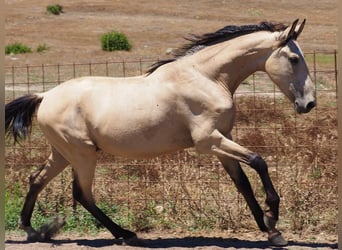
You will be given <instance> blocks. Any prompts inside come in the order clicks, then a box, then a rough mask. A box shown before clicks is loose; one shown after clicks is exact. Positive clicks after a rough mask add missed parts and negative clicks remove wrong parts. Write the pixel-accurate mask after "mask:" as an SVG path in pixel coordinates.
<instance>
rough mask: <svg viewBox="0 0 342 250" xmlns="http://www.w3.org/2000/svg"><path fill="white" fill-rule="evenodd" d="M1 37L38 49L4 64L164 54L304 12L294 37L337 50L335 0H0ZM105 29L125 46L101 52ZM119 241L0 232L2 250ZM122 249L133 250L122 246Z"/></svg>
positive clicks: (169, 238) (160, 237)
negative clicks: (1, 14)
mask: <svg viewBox="0 0 342 250" xmlns="http://www.w3.org/2000/svg"><path fill="white" fill-rule="evenodd" d="M56 3H58V4H60V5H62V6H63V10H64V13H63V14H62V15H60V16H53V15H48V14H47V13H46V6H47V5H48V4H56ZM5 4H6V7H7V10H6V12H7V15H6V20H5V37H6V38H5V42H6V44H9V43H13V42H21V43H24V44H26V45H28V46H30V47H31V48H32V49H33V50H35V49H36V48H37V47H38V46H39V45H42V44H46V45H47V46H48V48H49V49H48V50H47V51H45V52H43V53H38V52H32V53H29V54H24V55H8V56H6V58H5V65H6V66H12V65H26V64H29V65H41V64H64V63H72V62H76V63H83V62H86V63H88V62H105V61H120V60H123V59H124V60H135V59H140V58H143V59H150V58H152V59H157V58H165V57H168V55H166V51H167V50H168V49H169V48H176V47H179V46H181V45H182V44H184V40H183V37H184V36H186V35H188V34H189V33H194V34H202V33H205V32H213V31H215V30H217V29H219V28H222V27H223V26H226V25H230V24H236V25H241V24H254V23H259V22H260V21H264V20H267V21H277V22H283V23H287V24H289V23H290V22H292V21H293V20H294V19H296V18H301V19H303V18H306V19H307V25H306V27H305V29H304V32H303V34H302V35H301V37H300V38H299V42H300V45H301V47H302V49H303V50H304V52H305V51H309V52H312V51H313V50H330V51H331V50H333V49H337V35H336V34H337V21H336V19H337V1H336V0H321V1H311V0H302V1H298V0H287V1H283V0H282V1H269V0H267V1H266V0H260V1H252V0H248V1H228V0H220V1H218V0H197V1H182V0H173V1H167V0H160V1H147V0H140V1H137V0H131V1H126V0H99V1H94V0H93V1H91V0H85V1H80V0H76V1H67V0H59V1H55V0H54V1H50V0H49V1H40V0H27V1H23V0H5ZM110 30H118V31H120V32H123V33H125V34H126V35H127V36H128V39H129V40H130V42H131V43H132V45H133V48H132V50H131V51H130V52H104V51H102V50H101V46H100V37H101V34H103V33H104V32H107V31H110ZM139 236H140V237H141V238H142V239H143V240H142V242H143V243H144V245H145V247H147V248H155V249H162V248H168V249H189V248H195V249H223V248H225V249H271V248H270V247H269V246H268V244H267V241H265V240H266V237H265V235H263V234H258V233H251V232H246V233H239V234H236V233H227V232H224V233H222V232H210V234H208V233H207V232H202V233H201V234H198V235H191V234H190V233H189V232H186V233H179V232H178V233H167V232H155V233H149V234H145V233H144V234H139ZM286 238H287V239H288V240H289V242H290V243H289V247H288V248H285V249H337V236H327V235H311V236H310V235H308V236H306V237H304V238H303V237H300V236H299V235H296V234H293V235H287V236H286ZM121 244H122V242H121V241H119V240H113V239H112V237H111V235H110V234H109V233H101V234H99V235H97V236H89V235H74V234H73V235H66V234H61V235H58V236H57V237H56V238H55V239H54V240H53V241H52V242H49V243H27V242H26V241H25V235H23V234H18V233H8V234H6V249H16V250H20V249H25V250H26V249H48V248H58V249H68V250H71V249H95V248H101V249H122V248H123V246H122V245H121ZM125 249H137V248H136V247H130V246H125Z"/></svg>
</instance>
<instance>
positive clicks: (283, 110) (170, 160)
mask: <svg viewBox="0 0 342 250" xmlns="http://www.w3.org/2000/svg"><path fill="white" fill-rule="evenodd" d="M336 54H337V52H336V51H332V52H317V51H314V52H310V53H306V61H307V63H308V66H309V69H310V71H311V75H312V77H313V80H314V82H315V86H316V91H317V107H316V108H315V109H314V110H313V111H311V112H310V113H309V114H305V115H297V114H295V112H294V111H293V106H292V104H291V103H289V101H287V100H286V99H285V98H284V96H283V95H282V94H281V92H280V91H279V90H278V89H277V87H276V86H275V85H274V84H273V83H272V82H271V81H270V80H269V79H268V77H267V76H266V74H265V73H260V72H257V73H255V74H253V75H252V76H250V77H249V78H247V79H245V81H244V82H243V83H242V84H241V85H240V87H239V88H238V89H237V91H236V93H235V96H234V98H235V102H236V105H237V120H236V124H235V127H234V130H233V132H232V134H233V137H234V140H235V141H236V142H237V143H239V144H241V145H243V146H246V147H248V148H250V149H252V150H254V151H256V152H258V153H260V154H261V155H262V156H263V157H264V159H265V160H266V162H267V163H268V165H269V171H270V175H271V178H272V179H273V182H274V185H275V187H276V189H277V190H278V192H279V194H280V196H281V220H280V224H279V226H280V228H281V229H283V230H285V231H286V230H289V231H293V230H302V231H305V230H317V231H328V232H333V233H337V105H336V103H337V66H336ZM152 63H154V61H151V60H142V59H140V60H136V61H111V62H104V63H94V62H90V63H85V64H78V63H72V64H63V65H61V64H56V65H44V64H43V65H26V66H12V67H6V68H5V74H6V75H5V80H6V82H5V90H6V91H5V94H6V102H8V101H10V100H12V99H14V98H17V97H19V96H22V95H24V94H28V93H35V92H44V91H47V90H49V89H51V88H53V87H55V86H57V85H58V84H60V83H62V82H64V81H66V80H69V79H72V78H76V77H81V76H90V75H91V76H111V77H129V76H134V75H140V74H143V73H144V72H145V71H146V69H147V68H148V67H149V66H150V65H151V64H152ZM161 84H162V83H161ZM48 154H49V147H48V145H47V142H46V141H45V138H44V136H43V135H42V133H41V132H40V130H39V128H38V126H35V127H34V128H33V131H32V135H31V137H30V138H29V140H27V141H26V142H23V143H22V145H13V141H11V140H10V139H8V138H7V139H6V175H5V177H6V193H8V194H9V195H10V196H11V195H14V193H18V192H19V193H20V194H21V196H24V195H25V194H26V192H27V190H28V176H29V175H30V173H32V172H33V171H34V170H35V169H37V168H38V167H39V166H40V165H41V164H42V163H43V162H44V160H45V159H46V158H47V156H48ZM243 169H244V170H245V171H246V173H247V175H248V176H249V178H250V180H251V184H252V186H253V188H254V191H255V194H256V197H257V199H258V200H259V201H260V203H262V204H263V201H264V198H265V197H264V191H263V189H262V185H261V183H260V181H259V179H258V177H257V176H256V174H255V172H254V171H252V170H250V168H249V167H248V166H243ZM14 183H16V184H14ZM71 183H72V177H71V170H70V169H67V170H66V171H64V172H63V173H62V174H61V175H60V176H58V177H57V178H56V179H55V180H53V181H52V182H51V183H50V184H49V185H48V186H47V187H46V189H45V190H44V191H43V192H42V193H41V195H40V197H39V199H38V202H37V206H36V208H35V209H36V210H35V211H38V212H41V213H44V214H46V215H49V214H54V213H56V212H61V211H63V212H64V213H66V214H75V213H76V214H77V213H80V212H79V210H78V206H77V204H76V203H75V201H74V200H73V199H72V195H71V193H72V191H71V186H72V184H71ZM93 191H94V194H95V198H96V200H97V202H98V203H99V204H100V207H102V209H104V210H105V211H106V213H107V214H108V215H109V216H110V217H112V218H113V219H115V220H116V221H117V222H118V223H119V224H121V225H122V226H125V227H128V228H131V229H134V230H149V229H156V228H159V229H160V228H162V229H163V228H164V229H169V228H174V227H183V228H186V229H189V230H196V229H233V230H237V229H240V228H248V229H249V230H254V229H257V226H256V224H255V223H254V220H253V218H252V216H251V214H250V212H249V210H248V209H247V207H246V204H245V202H244V200H243V198H242V197H241V196H240V195H239V193H238V192H237V191H236V189H235V187H234V186H233V184H232V182H231V180H230V179H229V178H228V176H227V174H226V173H225V172H224V170H223V168H222V166H221V165H220V163H219V162H218V160H217V159H216V158H214V157H210V156H206V155H198V154H197V153H195V152H194V151H193V150H191V149H189V150H184V151H179V152H175V153H173V154H170V155H166V156H160V157H156V158H153V159H148V160H128V159H124V158H120V157H116V156H110V155H107V154H105V153H103V152H100V153H99V161H98V164H97V170H96V177H95V180H94V190H93ZM66 207H67V208H68V207H69V208H72V209H71V210H68V209H66ZM80 223H82V221H81V220H80Z"/></svg>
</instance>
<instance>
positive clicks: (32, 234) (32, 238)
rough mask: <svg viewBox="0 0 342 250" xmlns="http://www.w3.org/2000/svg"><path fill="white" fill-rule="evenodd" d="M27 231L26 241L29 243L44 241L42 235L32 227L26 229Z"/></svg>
mask: <svg viewBox="0 0 342 250" xmlns="http://www.w3.org/2000/svg"><path fill="white" fill-rule="evenodd" d="M25 231H26V233H27V238H26V240H27V241H28V242H40V241H42V237H41V236H40V234H39V233H38V232H37V231H36V230H34V229H33V228H32V227H27V228H25Z"/></svg>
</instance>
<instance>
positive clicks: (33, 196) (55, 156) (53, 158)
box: [19, 147, 69, 241]
mask: <svg viewBox="0 0 342 250" xmlns="http://www.w3.org/2000/svg"><path fill="white" fill-rule="evenodd" d="M68 164H69V163H68V162H67V161H66V160H65V159H64V157H63V156H62V155H61V154H60V153H58V152H57V151H56V150H55V148H53V147H51V154H50V156H49V158H48V159H47V160H46V162H45V163H44V164H43V165H42V166H41V168H40V169H39V170H38V171H37V172H35V173H33V174H32V175H31V176H30V189H29V192H28V193H27V195H26V199H25V203H24V206H23V209H22V211H21V215H20V220H19V228H21V229H23V230H25V231H26V233H27V240H28V241H42V240H46V239H45V237H44V236H42V235H41V233H40V232H37V231H36V230H34V229H33V228H32V226H31V217H32V212H33V209H34V205H35V203H36V200H37V197H38V194H39V193H40V191H42V190H43V188H44V187H45V186H46V185H47V184H48V183H49V182H50V181H51V180H52V179H53V178H54V177H55V176H56V175H58V174H59V173H60V172H62V171H63V170H64V169H65V167H66V166H67V165H68Z"/></svg>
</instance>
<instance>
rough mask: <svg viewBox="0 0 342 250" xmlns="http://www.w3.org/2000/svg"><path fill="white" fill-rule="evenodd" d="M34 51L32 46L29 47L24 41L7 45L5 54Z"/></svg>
mask: <svg viewBox="0 0 342 250" xmlns="http://www.w3.org/2000/svg"><path fill="white" fill-rule="evenodd" d="M29 52H32V50H31V48H30V47H27V46H26V45H24V44H22V43H13V44H9V45H6V47H5V54H6V55H8V54H22V53H29Z"/></svg>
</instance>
